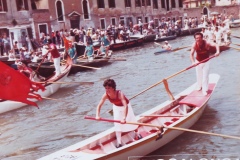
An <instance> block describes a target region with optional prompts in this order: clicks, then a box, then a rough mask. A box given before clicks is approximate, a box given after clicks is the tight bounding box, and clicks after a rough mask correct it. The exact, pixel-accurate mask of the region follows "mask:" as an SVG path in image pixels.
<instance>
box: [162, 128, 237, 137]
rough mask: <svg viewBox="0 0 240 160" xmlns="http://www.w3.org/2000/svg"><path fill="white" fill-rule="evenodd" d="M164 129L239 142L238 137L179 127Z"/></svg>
mask: <svg viewBox="0 0 240 160" xmlns="http://www.w3.org/2000/svg"><path fill="white" fill-rule="evenodd" d="M164 127H165V128H167V129H172V130H179V131H185V132H193V133H200V134H207V135H210V136H218V137H222V138H232V139H238V140H240V137H237V136H229V135H225V134H218V133H211V132H204V131H198V130H193V129H186V128H180V127H169V126H164Z"/></svg>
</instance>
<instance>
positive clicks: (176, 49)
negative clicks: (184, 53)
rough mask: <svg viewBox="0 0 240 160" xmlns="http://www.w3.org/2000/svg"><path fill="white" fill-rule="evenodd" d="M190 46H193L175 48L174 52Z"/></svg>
mask: <svg viewBox="0 0 240 160" xmlns="http://www.w3.org/2000/svg"><path fill="white" fill-rule="evenodd" d="M189 47H191V46H185V47H180V48H175V49H173V50H172V52H176V51H179V50H181V49H184V48H189Z"/></svg>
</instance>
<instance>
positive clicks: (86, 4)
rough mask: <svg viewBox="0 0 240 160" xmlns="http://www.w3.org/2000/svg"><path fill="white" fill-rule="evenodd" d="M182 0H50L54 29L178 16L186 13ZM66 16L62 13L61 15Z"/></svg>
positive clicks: (126, 23) (105, 25)
mask: <svg viewBox="0 0 240 160" xmlns="http://www.w3.org/2000/svg"><path fill="white" fill-rule="evenodd" d="M182 7H183V3H182V0H50V1H49V8H51V9H50V15H51V20H52V24H51V28H52V29H53V30H60V29H64V28H66V29H69V28H80V27H84V28H88V27H95V28H98V27H99V28H101V29H106V27H107V26H108V25H110V24H112V25H118V24H119V23H123V24H125V26H128V25H129V23H130V22H132V23H133V24H135V23H137V20H138V19H141V20H142V22H145V23H147V22H149V21H150V20H154V22H155V23H156V24H157V23H158V21H159V19H161V18H174V19H177V18H179V16H181V15H182V13H183V9H182ZM62 15H63V16H62Z"/></svg>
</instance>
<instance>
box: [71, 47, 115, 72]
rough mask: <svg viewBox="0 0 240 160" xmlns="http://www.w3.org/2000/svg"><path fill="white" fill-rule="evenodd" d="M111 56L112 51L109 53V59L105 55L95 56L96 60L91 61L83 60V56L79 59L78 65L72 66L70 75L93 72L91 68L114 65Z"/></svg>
mask: <svg viewBox="0 0 240 160" xmlns="http://www.w3.org/2000/svg"><path fill="white" fill-rule="evenodd" d="M111 56H112V50H109V51H108V56H107V57H106V56H105V55H99V56H94V58H93V59H92V60H90V61H89V60H88V59H87V58H83V57H82V56H80V57H79V58H78V59H77V63H76V65H73V66H72V69H71V71H70V74H74V73H77V72H82V71H87V70H92V69H91V68H90V67H103V66H106V65H109V64H111V63H112V61H111ZM78 65H80V66H78ZM81 66H83V67H81ZM84 66H85V67H84ZM88 67H89V68H88Z"/></svg>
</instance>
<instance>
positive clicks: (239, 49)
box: [229, 46, 240, 51]
mask: <svg viewBox="0 0 240 160" xmlns="http://www.w3.org/2000/svg"><path fill="white" fill-rule="evenodd" d="M229 48H233V49H236V50H238V51H240V48H235V47H232V46H229Z"/></svg>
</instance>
